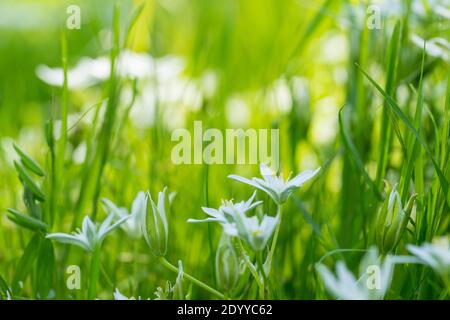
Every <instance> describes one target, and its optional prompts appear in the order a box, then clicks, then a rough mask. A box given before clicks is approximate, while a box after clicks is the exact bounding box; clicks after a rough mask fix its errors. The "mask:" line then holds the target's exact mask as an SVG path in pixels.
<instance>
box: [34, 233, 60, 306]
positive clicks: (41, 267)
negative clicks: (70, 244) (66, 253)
mask: <svg viewBox="0 0 450 320" xmlns="http://www.w3.org/2000/svg"><path fill="white" fill-rule="evenodd" d="M55 273H56V266H55V254H54V251H53V244H52V242H51V241H50V240H48V239H43V240H42V241H41V245H40V247H39V256H38V258H37V264H36V288H37V293H38V298H40V299H47V298H48V297H49V294H50V290H51V289H52V287H53V285H54V275H55Z"/></svg>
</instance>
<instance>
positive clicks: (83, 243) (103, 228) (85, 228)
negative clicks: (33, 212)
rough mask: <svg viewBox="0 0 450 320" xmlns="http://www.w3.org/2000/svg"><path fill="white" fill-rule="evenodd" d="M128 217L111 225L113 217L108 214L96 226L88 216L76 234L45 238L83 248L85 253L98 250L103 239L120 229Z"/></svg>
mask: <svg viewBox="0 0 450 320" xmlns="http://www.w3.org/2000/svg"><path fill="white" fill-rule="evenodd" d="M129 218H130V216H126V217H123V218H121V219H119V220H118V221H117V222H116V223H114V224H112V222H113V219H114V215H113V214H110V215H108V216H107V217H106V219H105V220H104V221H103V222H102V223H101V224H100V225H96V224H94V222H92V220H91V218H89V216H86V217H84V219H83V224H82V226H81V230H80V229H77V231H76V232H74V233H72V234H69V233H50V234H48V235H47V236H46V238H48V239H53V240H55V241H58V242H61V243H67V244H73V245H76V246H79V247H81V248H83V249H84V250H86V251H90V252H92V251H94V250H95V249H96V248H98V247H99V246H100V245H101V244H102V242H103V240H104V239H105V237H106V236H107V235H108V234H109V233H111V232H112V231H114V230H115V229H117V228H118V227H120V225H121V224H122V223H124V222H125V221H126V220H127V219H129Z"/></svg>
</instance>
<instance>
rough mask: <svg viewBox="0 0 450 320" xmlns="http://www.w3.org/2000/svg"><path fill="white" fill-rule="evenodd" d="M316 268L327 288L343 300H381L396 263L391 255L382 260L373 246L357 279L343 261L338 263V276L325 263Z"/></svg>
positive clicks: (363, 261)
mask: <svg viewBox="0 0 450 320" xmlns="http://www.w3.org/2000/svg"><path fill="white" fill-rule="evenodd" d="M316 270H317V272H318V273H319V274H320V277H321V278H322V282H323V285H324V287H325V289H326V290H327V291H328V293H329V294H331V295H332V296H333V297H335V298H337V299H341V300H379V299H383V297H384V296H385V295H386V292H387V291H388V289H389V287H390V284H391V280H392V273H393V270H394V264H393V261H392V260H391V257H390V256H387V257H386V258H385V260H384V262H383V263H381V262H380V259H379V256H378V250H377V249H376V248H375V247H373V248H371V249H370V250H369V252H368V253H367V254H366V255H365V256H364V258H363V259H362V261H361V263H360V276H359V279H356V278H355V276H354V275H353V273H352V272H350V271H349V270H348V269H347V267H346V266H345V263H344V262H343V261H339V262H338V263H337V264H336V276H335V275H334V274H333V273H332V272H331V271H330V270H329V269H328V268H327V267H326V266H325V265H323V264H321V263H318V264H317V265H316Z"/></svg>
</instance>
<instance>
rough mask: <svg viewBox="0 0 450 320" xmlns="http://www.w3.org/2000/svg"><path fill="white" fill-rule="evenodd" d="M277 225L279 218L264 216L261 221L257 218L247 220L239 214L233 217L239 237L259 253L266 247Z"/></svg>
mask: <svg viewBox="0 0 450 320" xmlns="http://www.w3.org/2000/svg"><path fill="white" fill-rule="evenodd" d="M278 223H279V216H276V217H270V216H268V215H264V216H263V217H262V218H261V221H260V220H259V219H258V217H257V216H253V217H250V218H248V217H246V216H245V215H244V214H241V213H240V212H238V213H237V215H236V216H235V224H236V230H237V233H238V235H239V237H240V238H241V239H243V240H244V241H245V242H247V243H248V245H249V246H250V247H251V248H252V249H253V250H255V251H261V250H263V249H264V248H265V247H266V244H267V242H268V241H269V239H270V238H271V237H272V234H273V232H274V230H275V227H276V226H277V224H278Z"/></svg>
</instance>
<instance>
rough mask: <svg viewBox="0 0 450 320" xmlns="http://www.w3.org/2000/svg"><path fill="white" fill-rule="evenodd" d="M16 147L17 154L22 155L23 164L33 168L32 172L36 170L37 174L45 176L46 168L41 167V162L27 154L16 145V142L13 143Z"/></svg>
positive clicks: (30, 168)
mask: <svg viewBox="0 0 450 320" xmlns="http://www.w3.org/2000/svg"><path fill="white" fill-rule="evenodd" d="M13 147H14V149H15V150H16V152H17V154H18V155H19V157H20V160H21V161H22V163H23V165H24V166H25V167H26V168H28V169H29V170H31V171H32V172H34V173H35V174H37V175H38V176H41V177H43V176H45V172H44V169H42V168H41V166H40V165H39V163H37V161H36V160H34V159H33V158H31V157H30V156H29V155H27V154H26V153H25V151H23V150H22V149H21V148H20V147H19V146H18V145H16V144H15V143H14V144H13Z"/></svg>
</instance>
